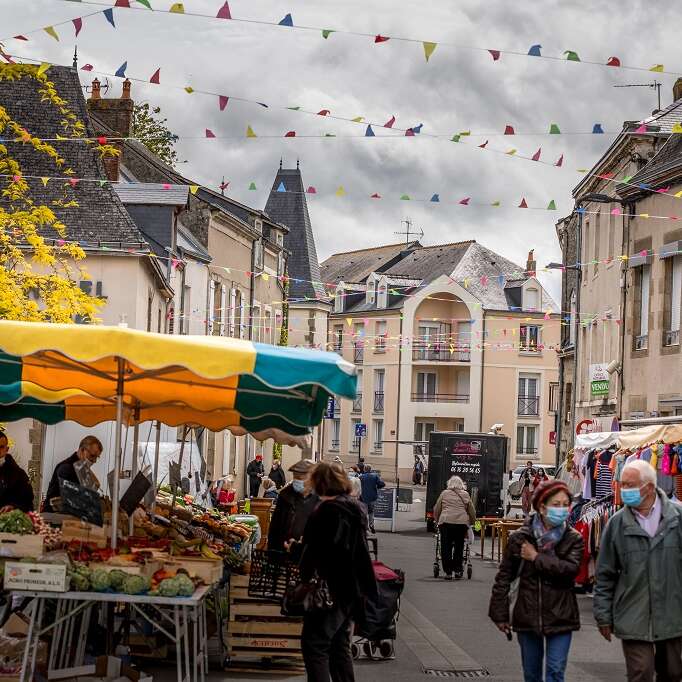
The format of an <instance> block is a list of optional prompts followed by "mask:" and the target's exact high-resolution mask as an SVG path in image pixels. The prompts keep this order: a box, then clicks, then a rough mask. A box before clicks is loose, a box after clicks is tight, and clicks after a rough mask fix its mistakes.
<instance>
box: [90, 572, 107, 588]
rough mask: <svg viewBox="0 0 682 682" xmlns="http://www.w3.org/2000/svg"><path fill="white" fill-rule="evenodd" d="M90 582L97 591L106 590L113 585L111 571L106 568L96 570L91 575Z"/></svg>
mask: <svg viewBox="0 0 682 682" xmlns="http://www.w3.org/2000/svg"><path fill="white" fill-rule="evenodd" d="M90 584H91V585H92V589H93V590H94V591H95V592H106V591H107V590H108V589H109V587H110V586H111V578H110V577H109V571H107V570H105V569H104V568H98V569H96V570H94V571H93V572H92V575H91V576H90Z"/></svg>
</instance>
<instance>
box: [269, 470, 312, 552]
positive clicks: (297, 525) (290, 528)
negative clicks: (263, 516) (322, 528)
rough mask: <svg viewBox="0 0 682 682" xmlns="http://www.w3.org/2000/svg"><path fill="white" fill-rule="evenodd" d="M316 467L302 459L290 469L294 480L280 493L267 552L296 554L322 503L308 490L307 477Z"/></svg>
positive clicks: (272, 520) (271, 523) (273, 515)
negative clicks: (314, 513)
mask: <svg viewBox="0 0 682 682" xmlns="http://www.w3.org/2000/svg"><path fill="white" fill-rule="evenodd" d="M314 464H315V463H314V462H313V460H312V459H301V460H299V461H298V462H296V463H295V464H294V465H293V466H290V467H289V471H290V472H291V473H292V474H293V480H292V481H291V482H290V483H288V484H287V485H285V486H284V487H283V488H281V489H280V491H279V497H278V498H277V506H276V507H275V511H274V512H273V513H272V519H271V521H270V529H269V530H268V549H271V550H276V551H278V552H283V551H285V550H287V549H290V550H291V551H292V553H293V554H295V553H296V550H297V543H298V542H299V541H300V540H301V538H302V537H303V531H304V530H305V526H306V523H307V522H308V519H309V518H310V515H311V514H312V513H313V511H314V510H315V507H317V505H318V503H319V498H318V497H317V495H315V494H314V493H312V492H311V491H310V490H307V489H306V481H307V478H308V473H309V472H310V469H311V468H312V467H313V466H314Z"/></svg>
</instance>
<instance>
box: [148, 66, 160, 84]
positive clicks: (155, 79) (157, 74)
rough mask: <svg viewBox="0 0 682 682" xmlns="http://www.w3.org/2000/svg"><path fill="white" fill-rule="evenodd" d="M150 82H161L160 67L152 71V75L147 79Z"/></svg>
mask: <svg viewBox="0 0 682 682" xmlns="http://www.w3.org/2000/svg"><path fill="white" fill-rule="evenodd" d="M149 82H150V83H154V84H155V85H159V84H160V83H161V69H160V68H159V69H157V70H156V71H154V74H153V75H152V77H151V78H150V79H149Z"/></svg>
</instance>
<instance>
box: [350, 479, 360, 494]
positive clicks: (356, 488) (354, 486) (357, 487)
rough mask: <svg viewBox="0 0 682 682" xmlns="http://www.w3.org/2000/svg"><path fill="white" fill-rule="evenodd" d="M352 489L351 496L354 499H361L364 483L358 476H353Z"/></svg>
mask: <svg viewBox="0 0 682 682" xmlns="http://www.w3.org/2000/svg"><path fill="white" fill-rule="evenodd" d="M350 487H351V491H350V494H351V495H352V496H353V497H360V495H361V494H362V483H361V481H360V479H359V478H358V477H357V476H351V479H350Z"/></svg>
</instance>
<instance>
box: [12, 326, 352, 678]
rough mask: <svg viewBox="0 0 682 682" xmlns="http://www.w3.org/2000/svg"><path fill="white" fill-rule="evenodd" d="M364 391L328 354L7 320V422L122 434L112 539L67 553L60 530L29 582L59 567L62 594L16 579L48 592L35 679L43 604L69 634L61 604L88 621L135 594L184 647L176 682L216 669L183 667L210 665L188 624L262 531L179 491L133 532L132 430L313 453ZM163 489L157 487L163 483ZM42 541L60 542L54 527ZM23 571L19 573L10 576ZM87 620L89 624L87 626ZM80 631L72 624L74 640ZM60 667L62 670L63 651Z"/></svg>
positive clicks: (91, 531) (31, 640)
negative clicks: (317, 428) (187, 431)
mask: <svg viewBox="0 0 682 682" xmlns="http://www.w3.org/2000/svg"><path fill="white" fill-rule="evenodd" d="M355 383H356V379H355V369H354V367H353V366H352V365H351V364H349V363H347V362H345V361H343V360H342V359H341V358H340V357H339V356H337V355H334V354H331V353H321V352H313V351H305V350H299V349H290V348H281V347H273V346H265V345H260V344H252V343H250V342H246V341H240V340H235V339H226V338H218V337H190V336H168V335H161V334H150V333H144V332H138V331H135V330H130V329H127V328H122V327H100V326H81V325H48V324H29V323H20V322H0V421H11V420H16V419H21V418H26V417H29V418H34V419H38V420H41V421H43V422H44V423H56V422H58V421H60V420H73V421H76V422H78V423H80V424H82V425H86V426H91V425H94V424H97V423H100V422H102V421H108V420H111V421H113V420H115V422H116V432H115V436H116V438H115V452H114V460H115V466H114V471H113V475H112V476H111V487H110V498H111V500H112V503H111V505H110V507H111V508H110V513H109V514H107V510H106V508H105V509H103V521H104V522H105V525H104V528H107V526H106V521H109V522H110V524H109V528H108V532H107V536H108V538H107V537H105V536H104V534H103V533H102V532H101V529H99V528H98V527H97V526H92V524H83V525H82V527H79V528H77V529H76V531H78V530H79V529H80V530H81V531H82V536H81V537H80V538H78V537H76V538H73V541H72V543H68V542H67V543H65V542H64V540H65V539H66V538H65V537H64V531H63V530H62V537H61V538H58V537H56V536H55V537H52V538H51V542H52V543H53V544H55V545H56V546H59V547H61V548H62V550H61V551H62V554H61V555H60V557H61V562H60V561H53V562H50V561H49V560H47V559H46V554H45V553H42V554H40V555H39V556H38V557H34V559H35V558H38V559H39V560H40V561H38V562H37V563H35V564H34V568H33V569H30V570H33V571H37V572H40V571H41V570H43V571H45V573H49V572H50V571H51V570H52V571H53V570H55V569H54V567H55V566H59V564H60V563H61V565H62V566H66V567H68V568H64V574H65V580H64V583H63V585H61V586H60V587H61V589H53V588H51V587H50V584H49V580H48V578H47V576H45V580H46V581H47V587H46V586H45V585H43V586H42V589H33V590H32V589H27V586H26V583H23V585H22V583H21V581H20V580H19V578H20V576H13V578H17V580H18V582H16V583H15V585H17V586H19V588H21V587H23V589H18V591H17V594H23V595H27V594H31V595H33V594H34V593H37V592H38V591H44V592H43V594H42V596H41V597H40V598H35V599H34V601H33V606H32V607H31V632H30V633H29V634H28V639H27V641H28V645H27V647H26V656H25V660H24V665H23V668H22V675H23V677H24V679H26V678H27V677H28V676H29V675H30V674H31V661H34V660H35V651H36V648H37V642H38V637H39V634H38V633H40V632H41V612H42V606H41V605H42V604H43V603H44V602H45V600H48V601H49V600H56V601H57V602H59V603H61V604H62V608H65V609H66V611H65V612H64V617H63V619H62V621H60V622H64V623H66V622H67V621H70V620H71V618H70V617H67V614H68V613H71V611H69V608H67V607H65V606H64V604H67V603H68V604H69V605H73V610H76V611H77V613H78V614H81V616H82V614H83V613H85V612H86V611H89V610H91V607H92V604H93V603H94V602H112V603H116V604H118V605H121V604H125V603H126V602H130V601H131V599H130V598H129V597H130V595H134V596H135V597H136V599H135V600H132V601H135V603H140V599H143V601H144V603H145V604H149V605H151V606H156V607H159V608H161V607H169V608H172V609H173V610H174V615H173V616H172V618H171V621H172V623H173V624H174V626H175V627H174V633H173V632H170V631H169V632H167V633H166V634H167V635H168V636H169V638H170V639H171V641H173V642H175V643H176V656H177V666H178V680H181V679H197V677H196V675H197V674H201V675H202V676H203V674H204V672H205V667H203V666H201V665H199V664H198V663H196V661H195V663H196V664H192V665H189V666H187V665H185V667H184V668H183V665H182V661H183V660H184V661H185V663H187V661H188V660H189V659H190V658H192V657H193V656H195V655H198V656H199V657H202V656H204V654H205V652H203V651H199V649H198V647H197V646H196V645H192V644H191V642H192V641H195V642H196V637H197V636H199V634H198V632H197V631H195V632H194V635H193V636H188V634H187V633H188V630H189V627H188V623H190V622H191V623H193V624H194V625H193V627H195V628H200V627H201V622H202V619H203V618H204V617H203V615H202V614H205V606H204V604H203V602H205V599H206V596H207V595H208V594H209V592H210V589H209V588H211V587H212V586H213V585H214V584H216V583H217V582H218V581H219V580H220V578H221V577H222V575H223V571H222V569H223V566H224V565H227V566H228V567H231V568H232V569H233V570H236V571H239V570H241V571H242V572H245V571H246V570H248V551H245V550H248V547H249V546H250V544H251V543H252V542H255V541H257V533H258V531H257V529H258V527H257V526H253V527H249V526H248V523H247V525H245V524H244V519H241V518H238V519H235V518H230V517H227V516H226V515H224V514H221V513H220V512H217V511H209V510H205V509H202V508H201V507H199V506H198V505H196V504H194V503H193V501H192V500H186V499H185V498H184V496H182V495H180V494H178V489H177V487H174V488H172V489H171V488H168V489H166V490H165V491H164V490H159V491H158V493H157V495H156V505H155V507H156V508H155V509H153V510H147V512H146V513H145V512H144V511H140V510H136V511H133V510H132V509H129V512H130V513H131V516H132V522H130V521H128V523H126V522H125V517H123V519H122V518H121V515H120V511H119V503H118V500H119V480H120V468H121V443H122V428H123V427H124V426H133V427H135V426H136V425H138V424H140V423H142V422H148V421H152V420H155V421H157V422H163V423H165V424H168V425H172V426H175V425H180V424H185V425H188V426H202V427H206V428H209V429H211V430H214V431H217V430H222V429H229V430H230V431H231V432H232V433H233V434H235V435H243V434H246V433H250V434H252V435H253V436H254V437H255V438H256V439H258V440H265V439H268V438H272V439H274V440H275V441H276V442H279V443H286V444H290V445H301V446H302V445H304V444H305V443H306V442H307V439H308V437H309V435H308V434H309V432H310V429H311V427H312V426H314V425H315V424H317V423H319V421H320V420H321V418H322V414H323V412H324V409H325V407H326V404H327V399H328V397H329V395H331V394H336V395H341V396H343V397H347V398H352V397H353V396H354V395H355ZM155 473H156V472H155ZM153 483H154V487H155V488H156V485H155V484H156V478H155V477H154V481H153ZM63 494H64V492H63ZM121 521H124V522H123V523H122V522H121ZM35 525H36V524H34V527H35ZM37 525H40V523H39V522H37ZM123 529H126V532H125V533H124V532H122V530H123ZM129 529H132V531H133V533H132V535H131V536H130V537H128V535H129V533H128V532H127V531H128V530H129ZM72 530H73V529H72ZM38 532H39V533H45V534H48V533H50V532H52V531H51V530H48V529H47V527H46V528H42V529H39V530H38ZM98 545H105V546H100V547H98ZM63 548H65V550H66V551H64V549H63ZM52 558H53V559H54V558H56V557H55V555H54V554H53V555H52ZM15 565H16V564H9V570H10V572H11V571H13V570H15V569H14V568H13V566H15ZM50 566H52V568H49V567H50ZM19 572H21V570H19ZM121 573H123V574H124V576H125V577H121ZM8 582H9V583H10V585H11V584H12V580H9V581H7V580H6V587H7V583H8ZM68 583H70V584H71V586H70V588H68V589H69V591H66V590H67V586H68ZM57 592H60V593H61V596H56V593H57ZM126 595H127V596H126ZM183 599H184V600H188V601H185V602H182V601H181V600H183ZM169 600H170V601H169ZM173 600H180V601H179V602H178V603H177V604H176V602H175V601H173ZM181 604H185V606H181ZM176 607H177V608H176ZM177 609H179V610H177ZM183 609H188V610H189V611H187V612H186V616H187V617H185V616H182V614H183V613H185V612H184V611H183ZM192 609H194V611H192ZM161 610H162V611H163V609H161ZM133 611H134V612H135V614H136V615H137V616H139V617H143V614H144V613H145V611H144V610H143V611H140V609H139V608H135V609H133ZM190 612H191V613H190ZM192 613H193V615H192ZM187 614H189V615H187ZM166 618H168V616H166ZM178 618H180V620H181V621H182V622H179V621H178ZM188 619H189V620H188ZM82 621H83V618H82V617H81V618H80V621H79V622H80V623H81V626H82ZM157 624H158V623H157ZM49 627H50V628H53V627H55V625H54V623H51V624H50V626H49ZM65 627H67V626H65ZM73 627H75V625H73V624H72V623H70V622H69V624H68V628H69V632H72V629H73ZM53 641H55V640H53ZM53 649H54V647H53ZM77 653H79V652H77ZM72 658H73V657H72ZM193 660H194V659H193ZM50 661H51V663H55V662H56V661H57V659H56V658H55V654H54V653H51V659H50ZM63 662H64V661H63V660H61V661H60V663H63ZM71 662H73V661H71ZM60 669H61V666H60ZM197 671H199V673H197Z"/></svg>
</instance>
